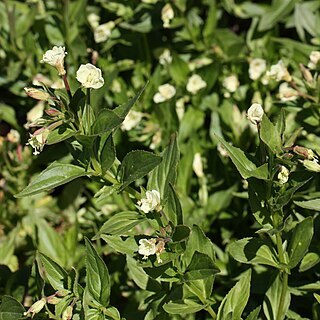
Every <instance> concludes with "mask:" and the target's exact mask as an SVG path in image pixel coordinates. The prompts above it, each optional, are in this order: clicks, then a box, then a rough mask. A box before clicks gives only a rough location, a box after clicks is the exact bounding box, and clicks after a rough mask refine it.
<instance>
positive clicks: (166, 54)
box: [159, 48, 172, 65]
mask: <svg viewBox="0 0 320 320" xmlns="http://www.w3.org/2000/svg"><path fill="white" fill-rule="evenodd" d="M171 62H172V56H171V53H170V50H169V49H167V48H166V49H164V50H163V52H162V53H161V55H160V56H159V63H160V64H162V65H167V64H170V63H171Z"/></svg>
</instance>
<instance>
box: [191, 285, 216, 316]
mask: <svg viewBox="0 0 320 320" xmlns="http://www.w3.org/2000/svg"><path fill="white" fill-rule="evenodd" d="M186 284H187V286H188V287H189V288H190V289H191V290H192V291H193V292H194V293H195V294H196V295H197V297H198V298H199V300H200V301H201V302H202V303H203V304H204V305H207V301H206V299H205V297H204V296H203V295H202V292H201V291H200V290H199V289H198V288H197V287H196V286H194V285H193V284H192V283H191V282H190V283H186ZM204 309H205V310H206V311H207V312H208V313H209V314H210V316H211V317H212V319H213V320H215V319H216V318H217V315H216V313H215V312H214V311H213V309H212V308H211V306H209V305H207V306H206V307H205V308H204Z"/></svg>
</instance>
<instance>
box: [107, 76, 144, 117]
mask: <svg viewBox="0 0 320 320" xmlns="http://www.w3.org/2000/svg"><path fill="white" fill-rule="evenodd" d="M147 85H148V82H147V83H146V84H145V85H144V87H143V88H142V89H141V90H140V91H139V92H138V93H137V94H136V95H135V96H134V97H133V98H131V99H130V100H129V101H128V102H127V103H125V104H122V105H121V106H119V107H117V108H115V109H114V110H113V111H114V113H115V114H116V115H118V117H120V118H122V119H124V118H125V117H126V115H127V114H128V113H129V111H130V109H131V108H132V107H133V106H134V105H135V103H136V102H137V101H138V99H139V98H140V96H141V94H142V93H143V91H144V90H145V89H146V87H147Z"/></svg>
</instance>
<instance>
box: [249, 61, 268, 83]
mask: <svg viewBox="0 0 320 320" xmlns="http://www.w3.org/2000/svg"><path fill="white" fill-rule="evenodd" d="M266 69H267V63H266V60H264V59H261V58H255V59H252V60H251V61H250V63H249V78H250V79H251V80H257V79H259V78H260V77H261V76H262V75H263V73H264V72H265V71H266Z"/></svg>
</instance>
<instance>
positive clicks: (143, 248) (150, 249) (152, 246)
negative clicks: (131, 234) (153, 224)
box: [138, 238, 157, 259]
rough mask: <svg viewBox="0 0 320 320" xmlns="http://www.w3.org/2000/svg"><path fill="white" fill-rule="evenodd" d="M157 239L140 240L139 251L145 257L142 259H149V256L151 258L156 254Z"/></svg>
mask: <svg viewBox="0 0 320 320" xmlns="http://www.w3.org/2000/svg"><path fill="white" fill-rule="evenodd" d="M156 242H157V239H154V238H153V239H140V240H139V249H138V253H139V254H141V255H143V258H142V259H147V258H148V256H151V255H153V254H155V253H156V251H157V247H156Z"/></svg>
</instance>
